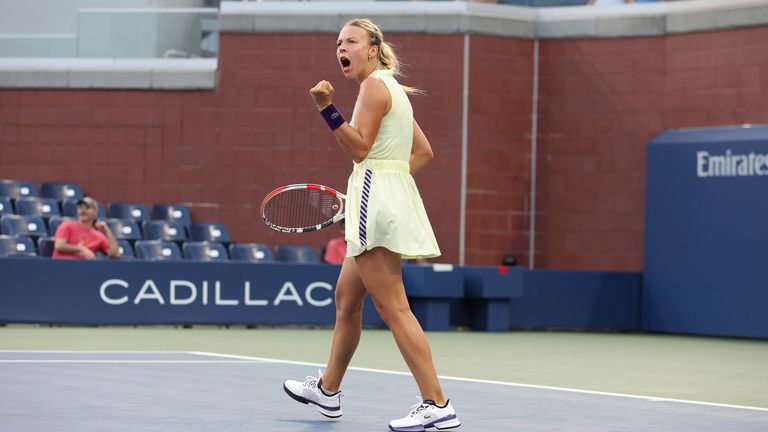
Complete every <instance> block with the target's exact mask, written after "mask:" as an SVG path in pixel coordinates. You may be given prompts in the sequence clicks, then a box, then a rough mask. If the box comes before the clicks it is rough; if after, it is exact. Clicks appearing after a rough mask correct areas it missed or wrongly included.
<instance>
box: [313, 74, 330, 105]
mask: <svg viewBox="0 0 768 432" xmlns="http://www.w3.org/2000/svg"><path fill="white" fill-rule="evenodd" d="M309 94H311V95H312V99H313V100H314V101H315V105H317V109H318V110H320V111H322V110H323V108H325V107H327V106H328V105H330V104H331V96H333V86H332V85H331V83H329V82H328V81H325V80H323V81H320V82H319V83H317V84H316V85H315V86H314V87H312V88H311V89H309Z"/></svg>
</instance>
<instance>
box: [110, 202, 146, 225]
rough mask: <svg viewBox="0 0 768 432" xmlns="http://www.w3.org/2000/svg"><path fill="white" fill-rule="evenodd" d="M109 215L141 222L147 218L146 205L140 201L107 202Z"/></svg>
mask: <svg viewBox="0 0 768 432" xmlns="http://www.w3.org/2000/svg"><path fill="white" fill-rule="evenodd" d="M108 213H109V217H110V218H119V219H133V220H135V221H137V222H143V221H145V220H147V219H149V211H147V206H145V205H144V204H141V203H109V211H108Z"/></svg>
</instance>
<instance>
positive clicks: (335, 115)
mask: <svg viewBox="0 0 768 432" xmlns="http://www.w3.org/2000/svg"><path fill="white" fill-rule="evenodd" d="M320 115H321V116H323V120H325V122H326V123H327V124H328V127H329V128H330V129H331V131H335V130H336V129H338V128H339V127H341V125H343V124H344V122H345V121H346V120H344V117H342V116H341V113H340V112H339V110H337V109H336V107H335V106H333V104H330V105H328V106H327V107H325V108H323V110H322V111H320Z"/></svg>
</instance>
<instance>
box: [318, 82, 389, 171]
mask: <svg viewBox="0 0 768 432" xmlns="http://www.w3.org/2000/svg"><path fill="white" fill-rule="evenodd" d="M310 93H311V94H312V97H313V98H314V99H315V104H316V105H317V108H318V109H319V110H320V111H322V110H323V109H325V108H326V107H328V106H329V105H330V104H331V96H332V95H333V87H332V86H331V84H330V83H328V82H327V81H321V82H319V83H318V84H317V85H316V86H315V87H314V88H313V89H312V90H310ZM390 107H391V102H390V97H389V90H387V87H386V85H385V84H384V83H383V82H382V81H381V80H379V79H377V78H368V79H365V80H364V81H363V82H362V84H360V94H359V95H358V97H357V114H356V115H357V117H356V119H355V123H356V127H352V126H351V125H350V124H349V123H347V122H345V123H344V124H342V125H341V126H340V127H338V128H337V129H336V130H334V131H333V135H334V136H335V137H336V142H338V143H339V147H341V150H342V151H344V153H346V154H347V155H349V157H351V158H352V160H354V161H355V162H358V163H359V162H362V161H363V160H364V159H365V158H366V157H367V156H368V153H369V152H370V151H371V147H373V142H374V141H376V135H378V133H379V128H380V127H381V120H382V119H383V118H384V116H385V115H386V113H387V112H388V111H389V109H390Z"/></svg>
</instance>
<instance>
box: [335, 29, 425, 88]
mask: <svg viewBox="0 0 768 432" xmlns="http://www.w3.org/2000/svg"><path fill="white" fill-rule="evenodd" d="M346 26H354V27H358V28H361V29H363V30H365V32H366V33H368V38H369V39H370V41H371V45H376V46H378V47H379V49H378V50H377V56H378V60H379V63H381V65H382V66H384V69H388V70H391V71H392V74H393V75H395V76H398V75H402V74H403V69H402V67H401V65H400V61H399V60H398V59H397V55H396V54H395V49H394V45H393V44H391V43H388V42H385V41H384V34H383V33H382V32H381V29H379V27H378V26H377V25H376V24H374V23H373V21H371V20H369V19H368V18H355V19H352V20H349V21H347V22H346V23H345V24H344V26H343V27H346ZM400 87H402V88H403V90H405V92H406V93H408V94H413V93H415V94H423V93H424V91H422V90H419V89H417V88H415V87H410V86H406V85H402V84H400Z"/></svg>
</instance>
